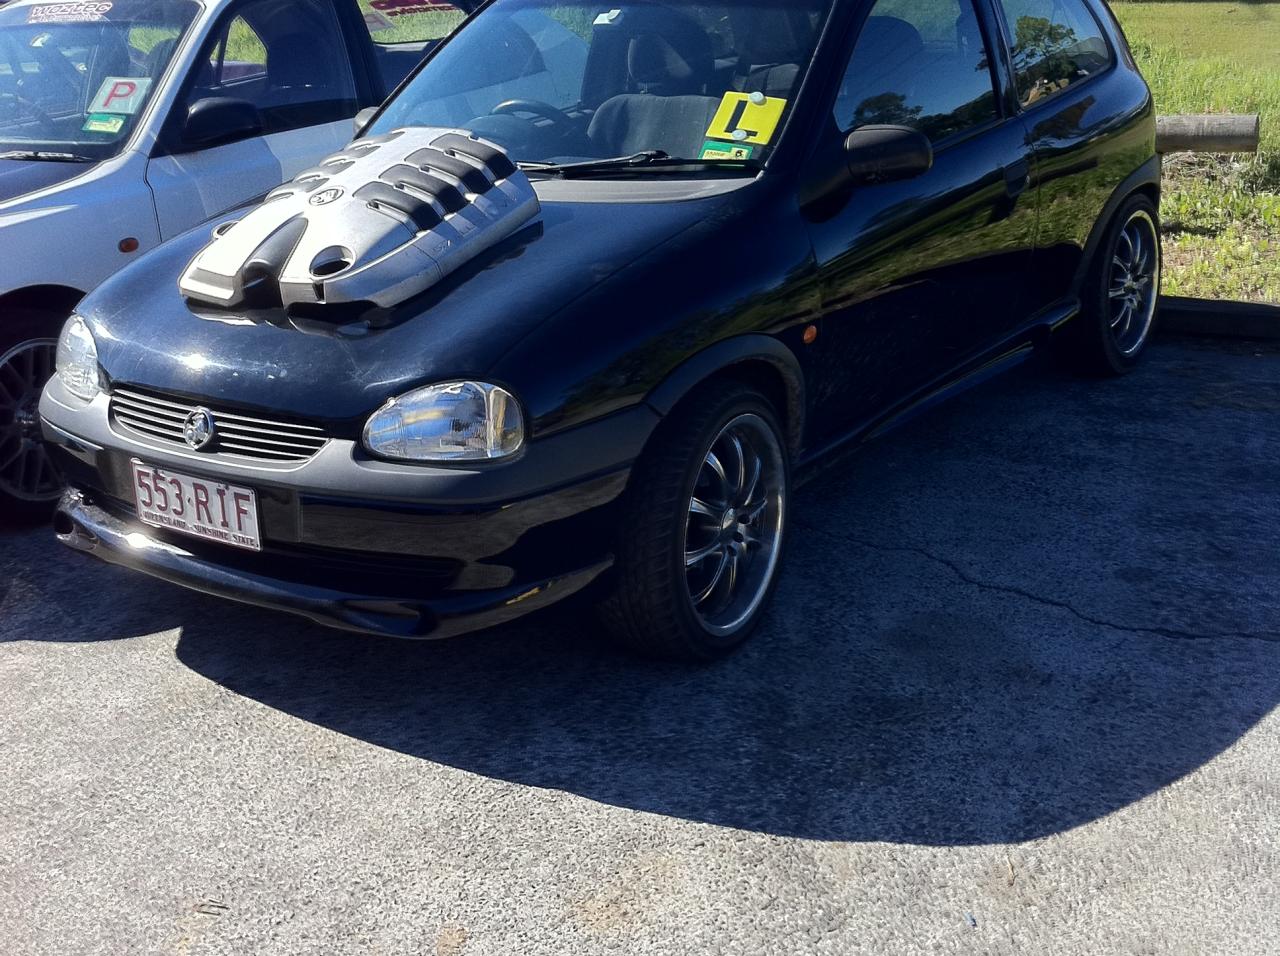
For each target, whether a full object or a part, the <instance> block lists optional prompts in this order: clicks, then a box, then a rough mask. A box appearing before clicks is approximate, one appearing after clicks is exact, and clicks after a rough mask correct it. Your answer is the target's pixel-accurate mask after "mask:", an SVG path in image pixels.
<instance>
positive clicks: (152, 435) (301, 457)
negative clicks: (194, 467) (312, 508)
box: [110, 388, 329, 464]
mask: <svg viewBox="0 0 1280 956" xmlns="http://www.w3.org/2000/svg"><path fill="white" fill-rule="evenodd" d="M197 408H207V409H208V410H209V411H210V412H211V413H212V415H213V418H214V421H215V423H216V426H217V431H216V436H217V438H216V442H215V444H214V445H213V446H212V447H211V449H210V450H209V453H210V454H212V455H219V454H221V455H224V456H226V457H228V458H237V459H242V460H246V461H262V462H269V463H272V464H290V463H294V462H304V461H309V460H310V459H311V458H313V457H314V456H315V455H316V453H317V452H319V451H320V449H321V448H323V447H324V446H325V445H326V444H327V443H328V441H329V436H327V435H326V434H325V433H324V429H322V428H320V427H319V426H317V425H304V424H301V423H294V422H277V421H271V420H269V419H265V418H257V417H254V416H252V415H239V414H236V413H234V412H227V411H220V410H218V409H217V408H214V407H212V406H210V405H208V404H206V403H195V402H190V403H184V402H182V401H180V400H178V399H173V398H161V397H160V396H157V395H152V394H150V393H147V392H138V391H134V390H133V389H127V388H118V389H115V390H114V391H113V392H112V394H111V405H110V410H111V422H112V425H113V426H117V427H119V428H121V429H123V430H125V431H126V432H131V433H133V434H134V435H136V436H138V437H141V438H145V439H147V440H150V441H160V442H167V443H172V444H174V445H179V446H181V447H182V448H183V449H186V450H188V451H189V450H190V449H188V448H187V444H186V442H185V441H184V439H183V436H182V432H183V426H184V424H185V422H186V418H187V416H188V415H190V414H191V413H192V412H193V411H195V410H196V409H197Z"/></svg>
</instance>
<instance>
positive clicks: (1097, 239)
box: [1075, 154, 1161, 295]
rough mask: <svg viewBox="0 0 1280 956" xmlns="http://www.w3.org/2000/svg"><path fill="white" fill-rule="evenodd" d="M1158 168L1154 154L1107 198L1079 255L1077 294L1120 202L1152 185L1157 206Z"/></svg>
mask: <svg viewBox="0 0 1280 956" xmlns="http://www.w3.org/2000/svg"><path fill="white" fill-rule="evenodd" d="M1160 168H1161V167H1160V156H1159V154H1156V155H1154V156H1152V157H1151V158H1150V159H1148V160H1147V161H1146V162H1145V163H1143V164H1142V165H1141V166H1139V167H1138V168H1137V169H1135V170H1134V171H1133V172H1132V173H1130V174H1129V175H1128V176H1126V177H1125V180H1124V182H1122V183H1121V184H1120V185H1119V186H1117V187H1116V189H1115V192H1113V193H1112V194H1111V198H1110V199H1108V200H1107V204H1106V206H1104V207H1103V210H1102V215H1100V216H1099V217H1098V221H1097V222H1096V223H1094V226H1093V232H1091V233H1089V241H1088V242H1087V243H1085V247H1084V256H1083V257H1081V259H1080V266H1079V268H1077V269H1076V275H1075V287H1076V292H1077V295H1079V293H1080V290H1082V289H1083V288H1084V282H1085V279H1086V278H1087V277H1088V274H1089V268H1090V266H1092V265H1093V260H1094V257H1095V256H1096V255H1097V253H1098V246H1099V245H1101V244H1102V240H1103V239H1104V238H1105V237H1106V234H1107V230H1108V229H1109V228H1110V227H1111V222H1112V220H1114V219H1115V216H1116V210H1118V209H1119V208H1120V204H1121V203H1122V202H1124V201H1125V200H1126V199H1128V198H1129V197H1130V196H1132V195H1133V194H1134V193H1135V192H1137V191H1138V190H1139V189H1141V188H1142V187H1143V186H1153V187H1154V188H1155V191H1156V205H1157V206H1159V196H1160Z"/></svg>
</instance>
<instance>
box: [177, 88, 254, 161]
mask: <svg viewBox="0 0 1280 956" xmlns="http://www.w3.org/2000/svg"><path fill="white" fill-rule="evenodd" d="M261 134H262V116H261V115H260V114H259V113H258V108H257V107H256V106H254V105H253V104H252V103H249V102H247V101H246V100H237V99H232V98H230V97H225V96H210V97H206V98H204V99H202V100H196V101H195V102H194V103H192V104H191V107H190V109H188V110H187V122H186V124H185V125H184V126H183V127H182V142H183V144H184V145H185V146H188V147H191V148H195V149H208V148H209V147H211V146H221V145H223V144H224V143H234V142H235V141H236V140H240V139H248V138H249V137H250V136H259V135H261Z"/></svg>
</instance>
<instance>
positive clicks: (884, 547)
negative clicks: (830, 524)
mask: <svg viewBox="0 0 1280 956" xmlns="http://www.w3.org/2000/svg"><path fill="white" fill-rule="evenodd" d="M796 524H798V525H799V526H800V527H802V528H805V529H807V530H809V531H813V532H815V533H817V534H821V535H825V536H827V537H829V538H834V539H836V540H838V541H843V542H845V543H848V544H854V545H857V546H859V547H862V548H866V549H867V550H869V551H880V552H896V553H899V554H914V555H917V556H919V557H922V558H924V559H925V560H927V561H932V562H933V563H934V564H938V565H941V566H942V567H944V568H946V569H947V570H949V571H950V572H951V573H952V574H954V575H955V576H956V577H957V578H959V579H960V580H961V581H963V582H964V583H965V584H968V585H969V586H971V587H975V588H978V589H979V590H982V591H994V592H996V593H998V594H1010V595H1014V596H1016V597H1020V598H1023V599H1024V600H1027V601H1031V602H1032V603H1034V604H1040V605H1043V606H1044V607H1052V608H1057V609H1058V610H1062V611H1066V612H1067V613H1068V614H1071V615H1072V616H1074V617H1076V618H1078V619H1079V620H1081V621H1084V622H1085V623H1086V624H1092V625H1094V626H1095V627H1105V628H1109V629H1110V630H1113V631H1123V632H1126V633H1129V634H1146V635H1151V636H1154V637H1166V638H1174V639H1177V640H1183V641H1218V640H1238V641H1262V642H1263V643H1267V644H1280V634H1254V633H1251V632H1248V631H1229V632H1227V633H1224V634H1196V633H1193V632H1191V631H1179V630H1177V629H1175V628H1167V627H1133V626H1131V625H1128V624H1116V623H1115V622H1113V621H1108V620H1105V619H1104V618H1100V617H1094V616H1093V615H1091V614H1086V613H1085V612H1084V611H1081V610H1080V609H1079V608H1077V607H1075V606H1074V605H1072V604H1069V603H1067V602H1066V601H1059V600H1057V599H1055V598H1047V597H1042V596H1041V595H1039V594H1033V593H1032V592H1030V591H1025V590H1023V589H1022V588H1017V587H1013V586H1012V585H1007V584H992V583H990V582H989V581H982V580H979V579H978V578H975V577H973V576H972V575H971V574H969V573H968V572H966V571H965V570H964V569H963V568H962V567H960V565H958V564H956V563H955V562H954V561H952V560H951V559H949V558H944V557H942V556H941V555H938V554H934V553H933V552H931V551H929V550H928V549H926V548H921V547H917V546H915V545H891V544H879V543H877V542H875V541H867V540H865V539H863V538H859V537H857V536H855V535H851V534H847V533H844V532H836V531H832V530H830V529H829V528H821V527H818V526H817V525H812V524H809V523H808V522H805V521H800V520H798V519H797V520H796Z"/></svg>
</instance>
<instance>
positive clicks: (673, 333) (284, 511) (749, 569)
mask: <svg viewBox="0 0 1280 956" xmlns="http://www.w3.org/2000/svg"><path fill="white" fill-rule="evenodd" d="M364 119H365V120H366V122H367V128H366V130H365V131H364V133H363V135H361V136H359V137H358V138H357V140H356V141H355V142H354V143H353V144H352V146H351V147H349V148H348V149H347V150H345V151H344V152H343V153H341V154H339V155H337V156H335V157H332V158H330V159H329V160H326V161H325V162H324V163H322V164H320V166H318V167H316V168H315V169H313V170H309V171H308V172H306V173H304V174H302V175H301V176H299V177H298V178H297V179H296V180H295V181H293V182H292V183H289V184H286V185H285V186H284V187H282V188H281V189H279V190H277V191H276V192H275V193H273V194H272V195H271V196H270V197H268V199H267V200H266V201H265V202H264V203H262V204H261V205H260V206H257V207H255V208H252V209H247V210H242V211H241V212H240V213H237V214H235V215H233V216H228V217H225V219H224V220H223V221H221V222H219V223H216V224H214V225H213V227H212V229H211V228H210V227H208V226H206V227H203V228H201V229H199V230H197V231H195V232H193V233H191V234H189V235H187V236H186V237H184V238H179V239H177V240H175V241H173V242H171V243H169V244H167V245H166V246H163V247H161V248H160V249H158V250H156V251H155V252H154V253H152V254H150V255H149V256H147V257H145V258H144V259H143V260H140V261H139V262H138V263H137V264H135V265H134V266H133V267H131V268H130V269H128V270H126V271H124V272H122V273H120V274H119V275H118V276H117V277H116V278H114V279H112V280H111V281H110V282H108V283H107V284H106V285H105V286H103V287H102V288H100V289H99V290H98V291H97V292H96V293H94V294H93V295H91V296H90V297H89V298H88V299H87V300H86V301H85V302H84V303H83V305H82V306H81V308H80V310H79V314H78V315H76V316H74V317H73V318H72V319H71V321H70V322H69V323H68V325H67V327H66V329H65V331H64V333H63V335H62V339H61V341H60V344H59V350H58V374H57V375H56V376H55V377H54V379H53V381H52V382H51V383H50V385H49V386H48V388H47V390H46V391H45V393H44V396H43V400H42V403H41V405H40V413H41V416H42V418H43V423H44V429H45V434H46V435H47V438H48V440H49V441H50V442H51V443H53V444H54V445H56V446H57V449H58V455H59V461H60V464H61V466H62V467H63V469H64V471H65V473H66V475H67V476H68V478H69V481H70V485H71V489H70V491H69V492H68V493H67V495H66V496H65V498H64V499H63V501H62V504H61V506H60V509H59V513H58V516H57V519H56V530H57V533H58V534H59V536H60V537H61V538H62V540H63V541H64V542H66V543H67V544H69V545H70V546H72V547H73V548H76V549H79V550H82V551H86V552H90V553H93V554H96V555H98V556H99V557H101V558H103V559H105V560H107V561H110V562H113V563H116V564H122V565H126V566H128V567H132V568H136V569H137V570H140V571H143V572H146V573H148V574H152V575H155V576H157V577H160V578H164V579H166V580H169V581H174V582H177V583H179V584H184V585H188V586H190V587H193V588H197V589H200V590H202V591H206V592H209V593H212V594H218V595H223V596H225V597H228V598H234V599H237V600H241V601H247V602H250V603H254V604H259V605H263V606H267V607H274V608H281V609H285V610H288V611H293V612H296V613H300V614H303V615H306V616H307V617H310V618H312V619H314V620H316V621H319V622H321V623H325V624H330V625H336V626H339V627H343V628H347V629H350V630H355V631H363V632H372V633H385V634H393V635H399V636H403V637H446V636H450V635H455V634H459V633H462V632H465V631H470V630H474V629H477V628H480V627H483V626H488V625H492V624H495V623H498V622H502V621H506V620H509V619H511V618H514V617H516V616H518V615H521V614H524V613H526V612H528V611H532V610H534V609H535V608H540V607H543V606H545V605H548V604H550V603H552V602H556V601H558V600H560V599H562V598H564V597H566V596H568V595H571V594H574V593H575V592H578V591H581V590H583V589H586V588H588V587H589V586H590V587H591V588H593V589H595V591H596V593H597V595H598V598H599V606H600V608H601V611H602V615H603V618H604V620H605V622H606V623H607V625H608V627H609V629H610V630H611V631H612V632H614V633H615V634H616V635H617V636H618V637H619V638H620V639H621V640H622V641H624V642H625V643H627V644H629V645H631V646H633V647H635V648H638V649H641V650H643V651H646V652H651V653H658V654H665V655H674V656H682V657H690V658H709V657H713V656H715V655H718V654H721V653H724V652H726V651H728V650H730V649H731V648H733V647H734V646H736V645H737V644H739V643H740V642H741V641H742V640H744V639H745V638H746V637H747V635H748V634H749V633H750V632H751V631H752V629H753V628H754V627H755V625H756V624H757V623H758V622H759V620H760V617H761V614H762V612H763V610H764V608H765V607H766V605H767V603H768V600H769V597H770V594H771V591H772V589H773V587H774V585H775V583H776V581H777V578H778V572H779V568H780V566H781V560H782V555H783V550H784V544H785V542H786V540H787V537H788V535H789V527H788V516H789V512H790V505H791V491H792V488H793V482H794V479H795V476H796V475H797V474H798V473H799V471H800V470H801V469H804V468H807V467H808V466H811V465H813V464H814V463H816V462H818V461H820V460H821V459H823V458H825V457H827V456H830V455H831V454H833V453H834V452H836V451H837V450H839V449H841V448H843V447H846V446H849V445H851V444H853V443H857V442H859V441H862V440H864V439H866V438H868V437H871V436H874V435H876V434H878V433H880V432H882V431H884V430H885V429H886V428H887V427H889V426H891V425H892V424H893V423H894V422H896V421H900V420H902V419H903V418H904V416H906V415H909V414H911V413H914V412H915V411H917V410H918V409H919V408H920V407H921V406H922V404H924V403H927V402H930V401H932V400H933V399H935V398H937V397H940V396H943V395H945V394H948V393H951V392H953V391H955V390H956V389H957V388H958V387H961V386H963V385H964V384H967V383H971V382H974V381H977V380H979V379H981V378H984V377H986V376H988V375H990V374H991V373H993V372H994V371H997V370H999V369H1002V368H1004V367H1006V366H1008V365H1010V364H1012V363H1015V362H1017V361H1018V360H1020V359H1022V358H1024V357H1026V356H1027V355H1028V354H1029V352H1030V351H1031V350H1032V349H1034V348H1036V347H1038V346H1041V345H1046V344H1049V343H1050V342H1053V343H1055V344H1056V345H1058V346H1060V347H1061V348H1063V349H1064V350H1065V351H1067V352H1069V354H1070V355H1071V356H1072V357H1073V358H1074V360H1075V361H1077V362H1078V363H1079V365H1080V367H1081V368H1082V369H1083V370H1086V371H1088V372H1091V373H1095V374H1098V373H1102V374H1119V373H1123V372H1125V371H1126V370H1128V369H1129V368H1130V367H1131V366H1132V365H1133V364H1134V363H1135V361H1136V360H1137V359H1138V357H1139V355H1140V353H1141V352H1142V351H1143V348H1144V346H1145V344H1146V342H1147V339H1148V335H1149V333H1150V330H1151V327H1152V322H1153V319H1154V316H1155V309H1156V297H1157V291H1158V286H1159V277H1160V231H1159V225H1158V216H1157V202H1158V198H1159V166H1158V161H1157V157H1156V153H1155V120H1154V115H1153V110H1152V102H1151V96H1150V93H1149V91H1148V89H1147V86H1146V84H1145V83H1144V81H1143V79H1142V77H1141V76H1140V75H1139V73H1138V71H1137V69H1136V68H1135V66H1134V62H1133V60H1132V57H1131V56H1130V53H1129V50H1128V48H1127V46H1126V43H1125V40H1124V38H1123V36H1122V35H1121V32H1120V30H1119V28H1118V27H1117V25H1116V22H1115V20H1114V19H1113V18H1112V16H1111V15H1110V13H1109V11H1108V10H1107V9H1106V7H1105V6H1104V5H1103V4H1102V3H1101V2H1099V0H699V2H680V0H664V2H655V0H610V2H608V3H603V4H601V3H582V2H574V0H491V2H489V3H487V4H485V5H484V6H483V7H481V9H479V10H478V11H477V12H476V13H475V14H474V15H473V16H472V17H471V19H470V20H469V21H468V22H467V23H466V24H465V25H464V26H463V27H462V28H461V29H460V30H459V31H458V32H457V33H456V34H455V35H454V36H453V37H452V38H451V39H450V40H448V41H447V42H446V43H444V44H443V45H442V46H441V47H439V48H438V49H437V50H436V51H435V52H434V54H433V55H432V56H430V57H429V58H428V59H427V60H426V62H425V63H424V64H422V65H421V66H420V67H419V68H418V70H417V72H416V73H414V74H413V75H412V76H410V78H409V79H408V80H407V81H406V82H405V83H404V84H403V85H402V87H401V88H400V89H399V91H398V92H397V93H396V94H395V95H394V96H393V97H392V99H391V100H390V101H389V102H388V103H387V104H386V105H385V106H384V107H383V108H382V110H381V112H380V113H378V114H377V115H376V116H374V117H372V118H370V117H364Z"/></svg>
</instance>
